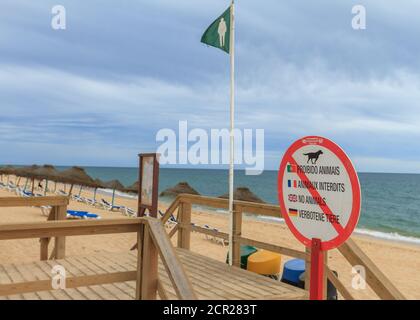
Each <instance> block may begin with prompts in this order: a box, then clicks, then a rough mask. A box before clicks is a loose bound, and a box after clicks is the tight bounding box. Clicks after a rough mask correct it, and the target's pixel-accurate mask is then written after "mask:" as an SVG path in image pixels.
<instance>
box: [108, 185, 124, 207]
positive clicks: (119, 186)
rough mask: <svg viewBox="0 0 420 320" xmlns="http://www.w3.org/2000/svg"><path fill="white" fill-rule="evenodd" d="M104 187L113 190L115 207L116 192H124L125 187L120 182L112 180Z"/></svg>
mask: <svg viewBox="0 0 420 320" xmlns="http://www.w3.org/2000/svg"><path fill="white" fill-rule="evenodd" d="M104 187H105V188H108V189H112V206H114V200H115V190H120V191H124V189H125V187H124V186H123V184H122V183H121V182H119V181H118V180H111V181H108V182H104Z"/></svg>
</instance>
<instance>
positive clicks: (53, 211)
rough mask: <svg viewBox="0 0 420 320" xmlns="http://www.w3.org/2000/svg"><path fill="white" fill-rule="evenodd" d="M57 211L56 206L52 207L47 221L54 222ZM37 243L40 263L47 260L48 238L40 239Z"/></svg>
mask: <svg viewBox="0 0 420 320" xmlns="http://www.w3.org/2000/svg"><path fill="white" fill-rule="evenodd" d="M57 209H58V207H57V206H53V207H52V208H51V211H50V214H49V215H48V218H47V221H54V220H55V219H56V215H57ZM39 242H40V246H41V254H40V260H41V261H45V260H48V245H49V243H50V238H41V239H39Z"/></svg>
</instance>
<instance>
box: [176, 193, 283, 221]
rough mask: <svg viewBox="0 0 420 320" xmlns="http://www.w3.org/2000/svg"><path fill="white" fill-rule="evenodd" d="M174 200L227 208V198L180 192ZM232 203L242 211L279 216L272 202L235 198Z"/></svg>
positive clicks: (276, 207)
mask: <svg viewBox="0 0 420 320" xmlns="http://www.w3.org/2000/svg"><path fill="white" fill-rule="evenodd" d="M175 201H177V202H188V203H191V204H195V205H202V206H208V207H213V208H219V209H228V208H229V200H228V199H222V198H214V197H204V196H198V195H192V194H180V195H178V196H177V197H176V199H175ZM234 205H235V206H236V207H237V208H238V209H239V210H241V211H242V212H246V213H250V214H258V215H265V216H270V217H277V218H281V212H280V207H279V206H276V205H273V204H266V203H254V202H247V201H239V200H235V201H234Z"/></svg>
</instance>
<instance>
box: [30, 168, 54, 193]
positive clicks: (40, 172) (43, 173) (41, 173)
mask: <svg viewBox="0 0 420 320" xmlns="http://www.w3.org/2000/svg"><path fill="white" fill-rule="evenodd" d="M33 175H34V177H35V178H37V179H41V180H43V179H45V188H44V189H45V190H44V195H45V194H47V189H48V180H50V181H55V184H56V186H57V179H59V176H60V172H58V171H57V170H56V169H55V168H54V166H52V165H50V164H45V165H43V166H42V167H40V168H37V169H35V170H34V171H33Z"/></svg>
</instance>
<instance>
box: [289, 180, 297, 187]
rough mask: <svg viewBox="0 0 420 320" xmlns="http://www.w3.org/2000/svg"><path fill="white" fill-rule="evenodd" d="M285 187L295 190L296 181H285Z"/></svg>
mask: <svg viewBox="0 0 420 320" xmlns="http://www.w3.org/2000/svg"><path fill="white" fill-rule="evenodd" d="M287 186H288V187H289V188H292V187H293V188H297V182H296V180H287Z"/></svg>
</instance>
